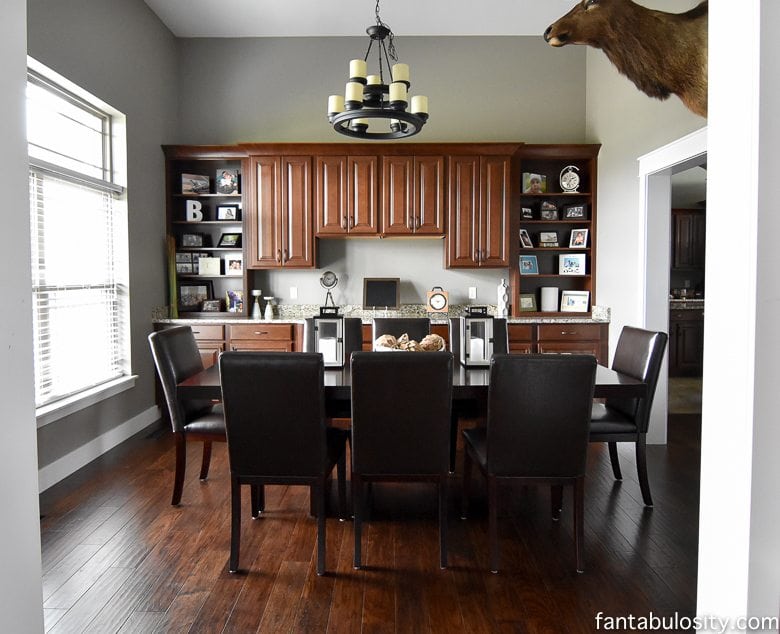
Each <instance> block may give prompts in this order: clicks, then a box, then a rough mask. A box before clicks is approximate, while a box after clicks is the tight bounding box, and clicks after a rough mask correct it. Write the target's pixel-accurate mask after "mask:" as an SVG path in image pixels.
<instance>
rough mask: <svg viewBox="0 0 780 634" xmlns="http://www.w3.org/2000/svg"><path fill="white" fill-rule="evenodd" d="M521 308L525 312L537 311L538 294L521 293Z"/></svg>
mask: <svg viewBox="0 0 780 634" xmlns="http://www.w3.org/2000/svg"><path fill="white" fill-rule="evenodd" d="M520 310H521V311H522V312H524V313H529V312H530V313H535V312H536V295H535V294H534V293H520Z"/></svg>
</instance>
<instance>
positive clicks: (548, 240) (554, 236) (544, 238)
mask: <svg viewBox="0 0 780 634" xmlns="http://www.w3.org/2000/svg"><path fill="white" fill-rule="evenodd" d="M539 246H540V247H557V246H558V232H557V231H540V232H539Z"/></svg>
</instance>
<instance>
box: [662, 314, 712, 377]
mask: <svg viewBox="0 0 780 634" xmlns="http://www.w3.org/2000/svg"><path fill="white" fill-rule="evenodd" d="M703 367H704V311H703V310H673V311H670V313H669V376H701V375H702V371H703Z"/></svg>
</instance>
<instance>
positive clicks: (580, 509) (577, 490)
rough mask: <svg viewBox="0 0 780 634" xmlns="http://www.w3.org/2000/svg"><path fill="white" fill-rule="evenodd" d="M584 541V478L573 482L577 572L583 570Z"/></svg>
mask: <svg viewBox="0 0 780 634" xmlns="http://www.w3.org/2000/svg"><path fill="white" fill-rule="evenodd" d="M584 542H585V478H584V477H579V478H577V479H576V481H575V482H574V551H575V554H576V557H577V572H584V571H585V561H584V556H583V548H584Z"/></svg>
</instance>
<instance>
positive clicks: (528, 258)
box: [519, 255, 539, 275]
mask: <svg viewBox="0 0 780 634" xmlns="http://www.w3.org/2000/svg"><path fill="white" fill-rule="evenodd" d="M519 266H520V275H539V263H538V261H537V260H536V256H535V255H521V256H520V263H519Z"/></svg>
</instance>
